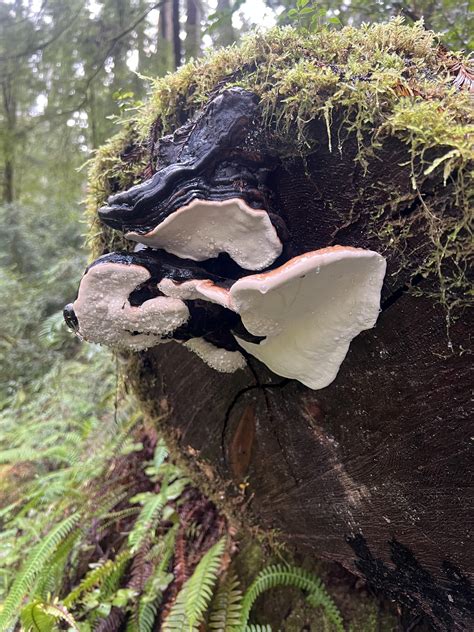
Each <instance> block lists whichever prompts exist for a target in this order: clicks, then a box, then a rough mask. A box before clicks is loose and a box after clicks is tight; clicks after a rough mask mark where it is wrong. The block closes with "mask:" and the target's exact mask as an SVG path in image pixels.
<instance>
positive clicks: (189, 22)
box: [184, 0, 201, 61]
mask: <svg viewBox="0 0 474 632" xmlns="http://www.w3.org/2000/svg"><path fill="white" fill-rule="evenodd" d="M186 6H187V15H186V40H185V43H184V49H185V57H186V61H188V60H189V59H191V58H193V57H194V58H196V57H199V55H200V53H201V3H200V0H187V4H186Z"/></svg>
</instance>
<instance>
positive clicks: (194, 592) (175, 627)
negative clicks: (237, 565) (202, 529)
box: [163, 538, 225, 632]
mask: <svg viewBox="0 0 474 632" xmlns="http://www.w3.org/2000/svg"><path fill="white" fill-rule="evenodd" d="M224 548H225V539H224V538H223V539H222V540H219V542H216V544H214V546H212V547H211V548H210V549H209V551H207V553H205V554H204V555H203V557H202V559H201V560H200V562H199V564H198V565H197V566H196V569H195V570H194V573H193V574H192V576H191V577H190V578H189V579H188V580H187V581H186V583H185V584H184V586H183V588H182V589H181V591H180V592H179V594H178V596H177V598H176V601H175V603H174V606H173V608H172V609H171V612H170V613H169V615H168V617H167V618H166V620H165V622H164V624H163V632H167V631H168V632H172V631H174V632H178V631H181V630H183V631H184V630H189V631H190V632H191V631H193V630H198V628H199V625H200V624H201V623H202V621H203V618H204V615H205V612H206V610H207V608H208V606H209V603H210V602H211V599H212V594H213V589H214V585H215V583H216V581H217V576H218V572H219V567H220V564H221V558H222V555H223V552H224Z"/></svg>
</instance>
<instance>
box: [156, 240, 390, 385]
mask: <svg viewBox="0 0 474 632" xmlns="http://www.w3.org/2000/svg"><path fill="white" fill-rule="evenodd" d="M385 269H386V262H385V259H384V258H383V257H382V256H381V255H379V254H378V253H376V252H373V251H371V250H363V249H361V248H352V247H344V246H333V247H330V248H323V249H321V250H316V251H314V252H309V253H306V254H304V255H300V256H299V257H295V258H293V259H291V260H290V261H288V262H287V263H285V264H284V265H282V266H280V267H278V268H275V269H274V270H271V271H269V272H265V273H261V274H254V275H250V276H246V277H243V278H241V279H238V280H237V281H235V283H233V284H232V286H231V287H230V289H229V290H225V289H224V288H219V289H217V288H215V287H214V286H213V284H212V283H210V282H208V281H202V280H201V281H188V282H185V283H183V284H182V285H179V284H178V285H177V284H175V283H173V282H172V281H171V282H169V281H168V283H162V284H161V285H160V287H161V289H162V291H163V293H164V294H166V295H167V296H169V297H178V296H181V297H185V296H186V297H191V296H193V297H197V296H201V297H203V298H207V300H212V301H215V302H219V303H220V304H221V305H222V306H223V307H225V308H227V309H229V310H232V311H234V312H235V313H237V314H239V316H240V319H241V324H242V326H243V328H244V330H245V331H246V332H248V333H249V334H252V335H254V336H258V337H259V338H261V340H259V342H257V343H256V342H253V341H250V340H249V339H246V340H245V339H243V338H241V337H240V336H239V335H238V332H236V331H235V330H233V331H232V333H233V335H234V337H235V339H236V340H237V342H238V343H239V346H240V347H241V348H242V349H244V350H245V351H247V353H249V354H251V355H253V356H255V357H256V358H258V359H259V360H260V361H261V362H263V363H264V364H266V365H267V366H268V368H270V369H271V370H272V371H273V372H274V373H277V374H278V375H281V376H284V377H288V378H293V379H296V380H298V381H300V382H301V383H302V384H305V385H306V386H308V387H309V388H312V389H320V388H324V387H325V386H328V385H329V384H330V383H331V382H332V381H333V380H334V379H335V377H336V375H337V372H338V370H339V367H340V365H341V363H342V361H343V360H344V358H345V356H346V354H347V351H348V350H349V345H350V342H351V340H352V339H353V338H355V336H357V335H358V334H359V333H360V332H361V331H363V330H365V329H371V328H372V327H373V326H374V325H375V322H376V321H377V317H378V314H379V311H380V293H381V290H382V284H383V279H384V276H385ZM247 338H248V337H247Z"/></svg>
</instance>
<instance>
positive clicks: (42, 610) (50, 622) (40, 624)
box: [20, 599, 79, 632]
mask: <svg viewBox="0 0 474 632" xmlns="http://www.w3.org/2000/svg"><path fill="white" fill-rule="evenodd" d="M20 619H21V623H22V626H23V628H24V630H25V632H51V631H52V630H53V629H54V628H55V624H56V623H57V622H58V621H64V622H65V623H67V624H68V626H69V629H72V630H76V631H77V632H79V627H78V625H77V622H76V620H75V619H74V617H73V616H72V614H71V613H70V612H69V611H68V609H67V608H66V607H65V606H63V605H62V604H60V603H59V602H53V603H47V602H45V601H40V600H38V599H36V600H35V601H33V602H31V603H30V604H28V605H27V606H25V607H24V608H23V609H22V611H21V615H20Z"/></svg>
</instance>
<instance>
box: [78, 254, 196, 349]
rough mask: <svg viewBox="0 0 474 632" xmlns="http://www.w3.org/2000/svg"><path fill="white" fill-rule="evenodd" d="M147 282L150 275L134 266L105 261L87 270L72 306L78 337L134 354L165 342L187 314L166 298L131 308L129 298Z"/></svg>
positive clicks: (181, 305)
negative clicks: (133, 352) (124, 349)
mask: <svg viewBox="0 0 474 632" xmlns="http://www.w3.org/2000/svg"><path fill="white" fill-rule="evenodd" d="M148 279H150V272H149V271H148V270H146V268H144V267H142V266H140V265H136V264H130V265H124V264H123V263H112V262H109V261H106V262H104V263H97V264H96V265H93V266H91V267H90V268H88V270H87V271H86V273H85V275H84V277H83V278H82V281H81V284H80V286H79V292H78V296H77V299H76V300H75V302H74V304H73V310H74V313H75V316H76V319H77V322H78V330H77V332H78V334H79V335H80V336H81V337H83V338H84V339H85V340H88V341H89V342H97V343H101V344H106V345H108V346H111V347H116V348H128V349H133V350H135V351H139V350H142V349H147V348H148V347H153V346H155V345H157V344H160V343H162V342H168V341H169V340H168V339H167V338H163V336H165V337H166V336H170V335H171V334H172V332H173V331H174V330H175V329H177V328H178V327H180V326H181V325H183V324H184V323H186V322H187V321H188V319H189V310H188V308H187V306H186V304H185V303H184V302H183V301H182V300H180V299H178V298H170V297H167V296H158V297H155V298H152V299H149V300H147V301H145V302H144V303H143V304H142V305H140V306H132V305H131V304H130V302H129V296H130V294H131V293H132V292H133V290H135V289H136V288H137V287H138V286H139V285H141V284H142V283H144V282H146V281H148Z"/></svg>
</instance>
